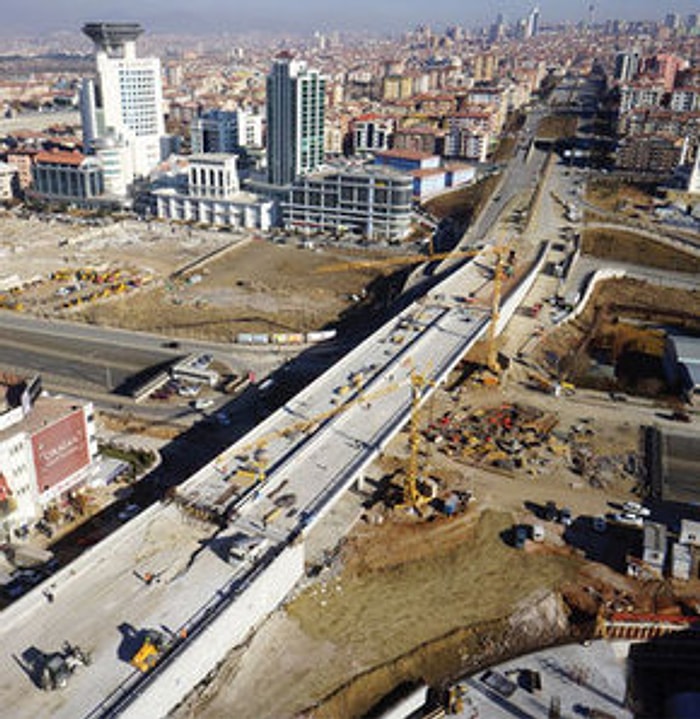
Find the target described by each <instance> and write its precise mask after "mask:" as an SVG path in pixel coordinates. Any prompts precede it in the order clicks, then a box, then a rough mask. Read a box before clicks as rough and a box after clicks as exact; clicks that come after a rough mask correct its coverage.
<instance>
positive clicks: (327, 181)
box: [282, 165, 412, 241]
mask: <svg viewBox="0 0 700 719" xmlns="http://www.w3.org/2000/svg"><path fill="white" fill-rule="evenodd" d="M411 194H412V180H411V177H410V176H407V175H406V174H404V173H400V172H397V171H395V170H391V169H389V168H386V167H377V166H365V167H358V166H352V165H349V166H346V167H341V168H338V169H335V168H329V169H328V170H325V171H323V172H319V173H314V174H308V175H305V176H302V177H299V178H298V179H297V180H296V181H295V182H294V184H293V185H292V187H290V188H289V191H288V194H287V197H286V199H285V200H284V201H283V202H282V217H283V224H284V226H285V227H287V228H289V229H301V230H303V231H305V232H312V231H326V232H336V233H343V232H345V231H352V232H355V233H358V234H360V235H362V236H363V237H366V238H368V239H383V240H390V241H400V240H402V239H403V238H404V237H405V236H406V235H407V234H408V232H409V230H410V225H411Z"/></svg>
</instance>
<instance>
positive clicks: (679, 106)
mask: <svg viewBox="0 0 700 719" xmlns="http://www.w3.org/2000/svg"><path fill="white" fill-rule="evenodd" d="M670 108H671V110H673V111H674V112H700V87H677V88H675V89H674V90H673V92H672V93H671V104H670Z"/></svg>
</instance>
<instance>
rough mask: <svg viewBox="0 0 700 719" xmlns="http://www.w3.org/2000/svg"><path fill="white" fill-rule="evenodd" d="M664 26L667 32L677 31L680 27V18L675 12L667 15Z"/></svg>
mask: <svg viewBox="0 0 700 719" xmlns="http://www.w3.org/2000/svg"><path fill="white" fill-rule="evenodd" d="M664 25H665V26H666V27H667V28H669V30H678V28H679V27H680V26H681V16H680V15H679V14H678V13H677V12H670V13H668V14H667V15H666V18H665V19H664Z"/></svg>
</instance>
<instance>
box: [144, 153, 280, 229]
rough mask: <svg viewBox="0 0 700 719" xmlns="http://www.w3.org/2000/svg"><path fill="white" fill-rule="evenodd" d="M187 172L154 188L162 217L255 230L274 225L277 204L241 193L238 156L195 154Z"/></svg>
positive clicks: (157, 208) (159, 213)
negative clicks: (165, 185) (274, 212)
mask: <svg viewBox="0 0 700 719" xmlns="http://www.w3.org/2000/svg"><path fill="white" fill-rule="evenodd" d="M183 174H184V175H185V176H184V177H181V178H180V177H175V178H174V182H172V183H171V186H169V187H160V188H158V189H156V190H153V193H152V194H153V196H154V197H155V200H156V214H157V215H158V217H160V218H161V219H165V220H177V221H183V222H197V223H201V224H206V225H215V226H217V227H237V228H245V229H255V230H269V229H270V227H271V226H272V223H273V206H274V203H273V202H272V201H271V200H265V199H261V198H260V197H258V196H256V195H252V194H251V193H248V192H241V189H240V184H239V180H238V172H237V168H236V156H235V155H228V154H221V153H204V154H200V155H192V156H190V157H189V163H188V165H187V167H186V168H184V173H183Z"/></svg>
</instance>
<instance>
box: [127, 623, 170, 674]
mask: <svg viewBox="0 0 700 719" xmlns="http://www.w3.org/2000/svg"><path fill="white" fill-rule="evenodd" d="M172 645H173V638H172V637H170V636H168V635H167V634H165V633H164V632H161V631H159V630H157V629H148V630H146V632H145V634H144V636H143V641H142V642H141V646H140V647H139V648H138V650H137V651H136V653H135V654H134V656H133V657H131V665H132V666H134V667H136V668H137V669H138V670H139V671H141V672H143V673H144V674H145V673H146V672H148V671H150V670H151V669H153V667H154V666H155V665H156V664H157V663H158V662H159V661H160V659H161V657H162V656H163V655H164V654H165V653H166V652H167V651H168V650H169V649H170V647H171V646H172Z"/></svg>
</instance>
